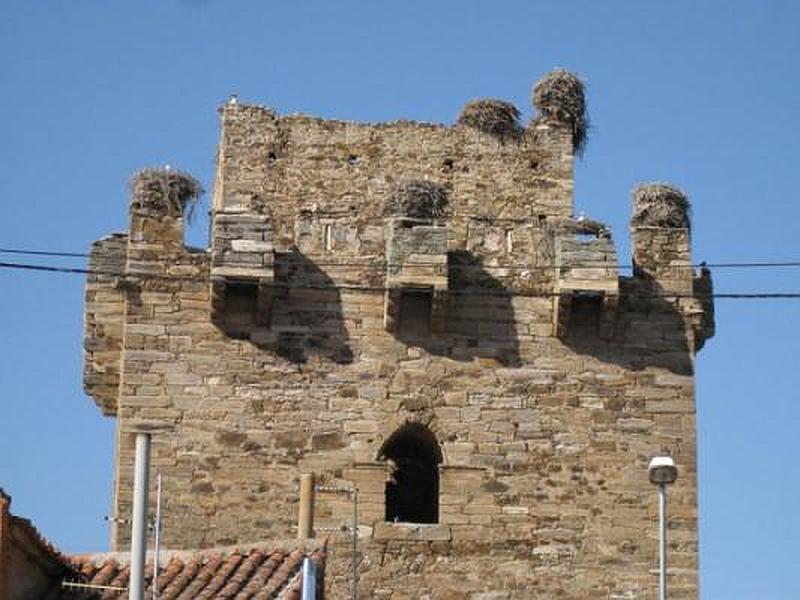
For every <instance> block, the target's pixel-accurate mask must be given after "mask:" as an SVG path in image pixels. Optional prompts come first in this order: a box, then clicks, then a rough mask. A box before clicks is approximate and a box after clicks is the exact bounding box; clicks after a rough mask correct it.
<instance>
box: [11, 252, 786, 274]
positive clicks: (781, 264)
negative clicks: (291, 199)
mask: <svg viewBox="0 0 800 600" xmlns="http://www.w3.org/2000/svg"><path fill="white" fill-rule="evenodd" d="M0 254H18V255H28V256H52V257H68V258H90V257H91V254H85V253H80V252H56V251H47V250H24V249H19V248H0ZM366 260H368V259H365V261H366ZM314 264H316V265H322V266H343V267H346V266H357V267H366V266H374V267H375V268H386V267H392V266H400V265H395V264H393V263H387V262H384V261H380V262H375V263H373V264H372V265H369V264H364V263H363V262H356V261H314ZM438 264H440V263H424V262H417V263H415V266H423V267H424V266H435V265H438ZM475 266H480V267H481V268H482V269H505V270H523V271H536V270H544V269H547V270H549V269H563V268H578V269H617V270H627V269H632V268H633V266H632V265H618V264H614V265H612V264H609V263H607V262H602V261H588V262H585V263H581V264H580V265H555V264H547V265H520V264H515V265H484V264H480V265H472V264H450V265H448V268H450V269H452V268H456V269H458V268H471V267H475ZM793 267H800V260H787V261H773V262H746V261H740V262H705V261H704V262H700V263H695V264H677V265H669V267H668V268H669V269H703V268H705V269H749V268H793Z"/></svg>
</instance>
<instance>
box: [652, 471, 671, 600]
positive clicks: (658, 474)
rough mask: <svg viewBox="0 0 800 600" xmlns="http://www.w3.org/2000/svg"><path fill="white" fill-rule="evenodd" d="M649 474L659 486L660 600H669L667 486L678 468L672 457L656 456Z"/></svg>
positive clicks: (653, 482)
mask: <svg viewBox="0 0 800 600" xmlns="http://www.w3.org/2000/svg"><path fill="white" fill-rule="evenodd" d="M647 473H648V475H649V477H650V483H652V484H654V485H657V486H658V571H659V578H658V598H659V600H667V485H669V484H670V483H675V480H676V479H677V478H678V467H676V466H675V461H674V460H672V457H670V456H654V457H653V458H652V460H650V466H648V467H647Z"/></svg>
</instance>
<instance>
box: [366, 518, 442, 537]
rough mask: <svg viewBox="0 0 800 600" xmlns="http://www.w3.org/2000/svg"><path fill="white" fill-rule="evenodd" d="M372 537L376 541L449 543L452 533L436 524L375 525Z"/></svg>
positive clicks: (384, 523) (383, 523)
mask: <svg viewBox="0 0 800 600" xmlns="http://www.w3.org/2000/svg"><path fill="white" fill-rule="evenodd" d="M372 537H373V538H374V539H376V540H386V541H388V540H393V541H407V542H449V541H450V540H451V539H452V537H453V536H452V532H451V531H450V527H448V526H447V525H440V524H438V523H432V524H425V523H386V522H382V523H376V524H375V528H374V529H373V533H372Z"/></svg>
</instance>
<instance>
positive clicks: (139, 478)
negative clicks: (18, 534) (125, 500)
mask: <svg viewBox="0 0 800 600" xmlns="http://www.w3.org/2000/svg"><path fill="white" fill-rule="evenodd" d="M133 469H134V472H133V515H132V519H131V520H132V523H131V578H130V583H129V585H128V600H144V563H145V558H146V552H147V538H146V537H145V535H146V532H147V484H148V479H149V475H150V434H149V433H137V434H136V458H135V461H134V465H133Z"/></svg>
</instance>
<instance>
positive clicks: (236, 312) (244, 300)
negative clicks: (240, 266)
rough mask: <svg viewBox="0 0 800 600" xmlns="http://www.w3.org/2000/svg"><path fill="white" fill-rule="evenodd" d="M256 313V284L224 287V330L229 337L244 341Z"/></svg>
mask: <svg viewBox="0 0 800 600" xmlns="http://www.w3.org/2000/svg"><path fill="white" fill-rule="evenodd" d="M257 311H258V285H257V284H256V283H249V282H246V283H242V282H238V283H228V284H227V285H226V286H225V312H224V324H225V330H226V332H227V333H228V335H229V336H231V337H234V338H237V339H244V338H247V337H248V336H249V334H250V329H251V328H252V327H253V325H254V324H255V321H256V316H257Z"/></svg>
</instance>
